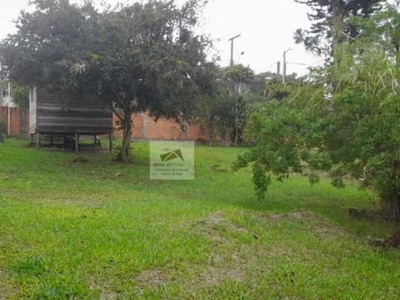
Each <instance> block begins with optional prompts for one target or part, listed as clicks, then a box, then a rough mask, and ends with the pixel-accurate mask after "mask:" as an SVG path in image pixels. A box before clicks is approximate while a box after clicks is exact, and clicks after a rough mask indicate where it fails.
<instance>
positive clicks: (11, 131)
mask: <svg viewBox="0 0 400 300" xmlns="http://www.w3.org/2000/svg"><path fill="white" fill-rule="evenodd" d="M28 129H29V111H28V109H27V108H20V107H7V106H0V134H6V135H9V136H24V135H27V134H28Z"/></svg>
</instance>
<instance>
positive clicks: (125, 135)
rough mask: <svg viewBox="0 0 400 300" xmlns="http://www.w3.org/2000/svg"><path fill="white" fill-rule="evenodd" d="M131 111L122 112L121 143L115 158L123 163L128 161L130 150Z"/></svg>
mask: <svg viewBox="0 0 400 300" xmlns="http://www.w3.org/2000/svg"><path fill="white" fill-rule="evenodd" d="M131 117H132V113H131V112H124V114H123V120H120V121H121V124H122V126H121V127H122V145H121V149H120V151H119V153H118V155H117V157H116V158H115V159H116V160H118V161H121V162H123V163H127V162H129V156H130V150H131V134H132V119H131Z"/></svg>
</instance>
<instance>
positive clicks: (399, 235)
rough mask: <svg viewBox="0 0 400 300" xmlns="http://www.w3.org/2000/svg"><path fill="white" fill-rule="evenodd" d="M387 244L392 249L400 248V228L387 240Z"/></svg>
mask: <svg viewBox="0 0 400 300" xmlns="http://www.w3.org/2000/svg"><path fill="white" fill-rule="evenodd" d="M385 244H386V245H388V246H390V247H395V248H398V247H400V228H398V229H397V230H396V232H395V233H394V234H393V235H392V236H391V237H390V238H388V239H387V240H385Z"/></svg>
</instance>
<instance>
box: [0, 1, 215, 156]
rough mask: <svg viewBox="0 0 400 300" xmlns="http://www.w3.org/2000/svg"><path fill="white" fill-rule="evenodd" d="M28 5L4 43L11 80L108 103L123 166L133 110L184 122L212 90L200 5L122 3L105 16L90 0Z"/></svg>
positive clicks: (0, 50)
mask: <svg viewBox="0 0 400 300" xmlns="http://www.w3.org/2000/svg"><path fill="white" fill-rule="evenodd" d="M31 3H32V4H33V5H34V6H35V10H34V11H33V12H30V13H28V12H23V13H22V15H21V17H20V19H19V22H18V29H19V30H18V32H17V33H16V34H15V35H11V36H9V37H8V38H7V39H5V40H4V41H2V43H1V45H0V53H1V55H0V57H1V59H2V62H3V65H5V66H6V68H5V71H6V73H7V76H8V77H9V78H10V79H13V80H15V81H16V82H21V83H25V84H29V85H38V86H44V87H46V88H50V89H53V90H55V91H58V92H61V93H69V94H71V95H79V97H80V98H83V99H84V98H86V97H90V98H96V99H98V100H99V102H100V101H103V102H105V103H108V104H109V105H110V107H111V108H112V109H113V110H114V112H115V114H116V115H117V117H118V119H119V124H120V127H121V129H122V130H123V139H122V147H121V150H120V153H119V155H118V159H119V160H121V161H124V162H126V161H128V159H129V154H130V143H131V140H130V137H131V128H132V119H131V117H132V114H133V113H134V112H143V111H149V112H150V113H151V114H152V115H153V116H154V118H159V117H161V116H164V117H169V118H175V119H176V120H177V121H181V122H182V121H183V120H189V119H190V118H191V117H192V116H193V115H195V114H196V108H197V107H198V101H199V99H201V97H200V95H202V94H207V93H212V92H213V90H214V84H213V82H214V81H215V80H214V79H215V78H214V77H213V74H214V73H213V72H212V70H213V68H214V64H213V62H208V61H207V60H206V54H205V50H206V48H207V47H208V46H209V45H210V43H209V41H208V40H207V39H206V38H205V37H203V36H201V35H197V34H195V32H194V28H195V26H196V24H197V22H198V18H199V14H200V11H201V8H202V5H203V4H204V3H203V1H201V0H189V1H188V2H186V3H185V4H184V5H183V6H182V7H177V6H176V5H175V4H174V1H151V2H148V3H142V4H140V3H135V4H133V5H127V6H125V5H122V4H121V5H119V6H117V8H116V9H114V10H108V9H106V10H105V11H104V12H103V13H99V12H97V11H96V10H95V9H94V7H93V6H92V4H91V2H90V1H86V2H85V4H84V5H83V6H81V7H79V6H77V5H72V4H70V3H69V1H68V0H56V1H44V0H34V1H31Z"/></svg>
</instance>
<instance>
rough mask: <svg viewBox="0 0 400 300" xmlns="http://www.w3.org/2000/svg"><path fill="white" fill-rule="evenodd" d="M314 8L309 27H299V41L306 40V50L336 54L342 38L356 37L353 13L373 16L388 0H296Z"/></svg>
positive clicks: (297, 40) (296, 34)
mask: <svg viewBox="0 0 400 300" xmlns="http://www.w3.org/2000/svg"><path fill="white" fill-rule="evenodd" d="M294 1H295V2H297V3H301V4H306V5H307V6H309V7H310V8H311V10H312V12H311V13H309V14H308V18H309V20H310V21H312V22H313V23H312V25H311V27H310V29H309V30H303V29H297V30H296V32H295V34H294V38H295V41H296V43H303V44H304V46H305V48H306V50H308V51H310V52H313V53H316V54H318V55H325V56H328V57H329V56H331V57H332V56H333V54H334V51H335V49H336V48H337V47H338V45H340V44H341V43H342V42H344V41H347V40H351V39H355V38H357V36H358V35H359V33H360V30H359V28H357V27H356V26H355V25H354V24H349V23H348V18H349V17H351V16H361V17H363V18H367V17H370V16H371V15H372V14H373V13H374V12H375V11H377V10H379V9H380V8H381V4H382V3H384V2H386V0H294Z"/></svg>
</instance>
